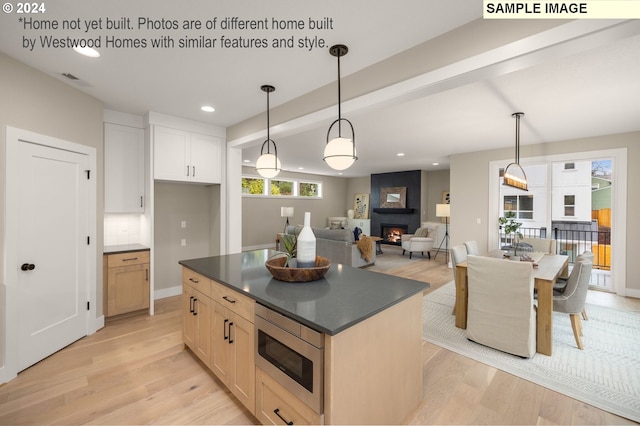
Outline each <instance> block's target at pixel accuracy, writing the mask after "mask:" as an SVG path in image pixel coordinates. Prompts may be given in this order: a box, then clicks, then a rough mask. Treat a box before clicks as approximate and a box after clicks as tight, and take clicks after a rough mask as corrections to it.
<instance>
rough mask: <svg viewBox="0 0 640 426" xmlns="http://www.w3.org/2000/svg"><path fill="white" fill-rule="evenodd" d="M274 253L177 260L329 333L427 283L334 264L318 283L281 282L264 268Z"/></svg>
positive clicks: (398, 299) (264, 252)
mask: <svg viewBox="0 0 640 426" xmlns="http://www.w3.org/2000/svg"><path fill="white" fill-rule="evenodd" d="M275 253H276V252H275V251H273V250H255V251H250V252H243V253H237V254H230V255H224V256H213V257H205V258H200V259H190V260H182V261H180V262H179V263H180V264H181V265H183V266H185V267H187V268H189V269H191V270H193V271H195V272H197V273H199V274H201V275H204V276H205V277H207V278H210V279H213V280H215V281H217V282H219V283H221V284H223V285H226V286H227V287H230V288H232V289H234V290H236V291H239V292H241V293H244V294H245V295H247V296H248V297H251V298H252V299H254V300H256V301H257V302H258V303H260V304H262V305H264V306H267V307H269V308H271V309H274V310H275V311H278V312H280V313H281V314H283V315H286V316H288V317H290V318H293V319H295V320H296V321H299V322H300V323H302V324H305V325H307V326H309V327H311V328H312V329H314V330H316V331H319V332H322V333H327V334H329V335H335V334H338V333H339V332H341V331H343V330H345V329H347V328H349V327H351V326H353V325H355V324H357V323H359V322H360V321H363V320H365V319H367V318H369V317H371V316H373V315H375V314H377V313H379V312H382V311H384V310H385V309H387V308H389V307H391V306H393V305H395V304H396V303H398V302H400V301H402V300H404V299H407V298H409V297H411V296H413V295H415V294H417V293H421V292H422V291H424V290H425V289H427V288H429V284H427V283H424V282H421V281H414V280H409V279H405V278H399V277H394V276H392V275H387V274H382V273H378V272H372V271H367V270H365V269H358V268H353V267H351V266H346V265H340V264H333V265H331V268H330V269H329V271H328V272H327V274H326V275H325V276H324V278H322V279H320V280H318V281H312V282H308V283H287V282H282V281H278V280H275V279H274V278H273V277H272V276H271V273H269V271H268V270H267V268H266V267H265V266H264V263H265V262H266V261H267V259H269V257H270V256H272V255H273V254H275Z"/></svg>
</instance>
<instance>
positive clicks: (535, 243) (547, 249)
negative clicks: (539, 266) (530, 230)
mask: <svg viewBox="0 0 640 426" xmlns="http://www.w3.org/2000/svg"><path fill="white" fill-rule="evenodd" d="M520 243H524V244H529V245H530V246H531V247H532V248H533V251H535V252H539V253H547V254H556V240H551V239H548V238H528V237H525V238H520Z"/></svg>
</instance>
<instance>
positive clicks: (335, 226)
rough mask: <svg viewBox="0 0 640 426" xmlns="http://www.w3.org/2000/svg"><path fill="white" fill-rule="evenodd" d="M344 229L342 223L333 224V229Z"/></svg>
mask: <svg viewBox="0 0 640 426" xmlns="http://www.w3.org/2000/svg"><path fill="white" fill-rule="evenodd" d="M340 228H342V223H340V222H331V229H340Z"/></svg>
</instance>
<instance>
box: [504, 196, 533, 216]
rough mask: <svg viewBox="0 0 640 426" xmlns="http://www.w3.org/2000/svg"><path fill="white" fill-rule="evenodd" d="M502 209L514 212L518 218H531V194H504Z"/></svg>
mask: <svg viewBox="0 0 640 426" xmlns="http://www.w3.org/2000/svg"><path fill="white" fill-rule="evenodd" d="M503 206H504V207H503V209H504V211H505V212H507V211H512V212H515V213H516V217H517V218H518V219H533V195H505V196H504V204H503Z"/></svg>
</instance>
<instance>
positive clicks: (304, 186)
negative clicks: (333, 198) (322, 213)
mask: <svg viewBox="0 0 640 426" xmlns="http://www.w3.org/2000/svg"><path fill="white" fill-rule="evenodd" d="M320 188H321V186H320V184H319V183H313V182H300V186H299V189H298V194H299V195H300V196H301V197H321V196H322V194H320Z"/></svg>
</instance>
